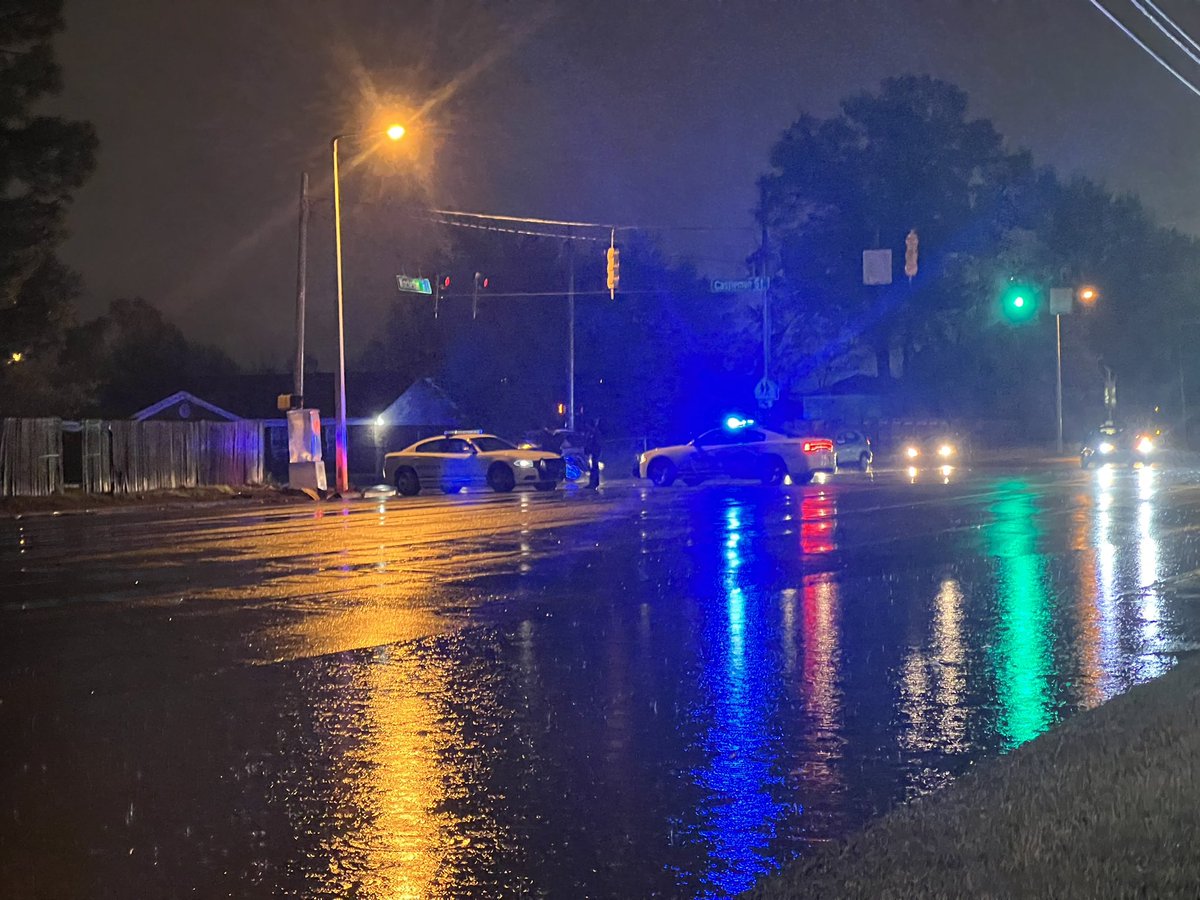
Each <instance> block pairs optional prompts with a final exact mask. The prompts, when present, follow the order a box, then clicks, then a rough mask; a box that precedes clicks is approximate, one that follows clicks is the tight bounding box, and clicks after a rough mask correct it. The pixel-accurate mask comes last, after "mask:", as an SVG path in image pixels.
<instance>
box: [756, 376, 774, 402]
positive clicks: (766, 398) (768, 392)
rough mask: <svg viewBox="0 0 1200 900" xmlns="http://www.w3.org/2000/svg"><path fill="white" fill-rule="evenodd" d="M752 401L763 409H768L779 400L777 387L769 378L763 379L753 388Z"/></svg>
mask: <svg viewBox="0 0 1200 900" xmlns="http://www.w3.org/2000/svg"><path fill="white" fill-rule="evenodd" d="M754 399H755V400H757V401H758V405H759V406H761V407H762V408H763V409H770V408H771V407H772V406H774V405H775V402H776V401H777V400H778V399H779V385H778V384H776V383H775V382H774V381H772V380H771V379H770V378H764V379H763V380H762V381H760V382H759V383H758V384H756V385H755V386H754Z"/></svg>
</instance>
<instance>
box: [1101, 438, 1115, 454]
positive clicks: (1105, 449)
mask: <svg viewBox="0 0 1200 900" xmlns="http://www.w3.org/2000/svg"><path fill="white" fill-rule="evenodd" d="M1096 449H1097V450H1099V451H1100V452H1101V453H1103V454H1105V455H1107V454H1109V453H1112V452H1113V450H1115V449H1116V448H1115V447H1113V445H1112V444H1110V443H1109V442H1108V441H1101V442H1100V446H1099V447H1097V448H1096Z"/></svg>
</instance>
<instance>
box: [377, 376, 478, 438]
mask: <svg viewBox="0 0 1200 900" xmlns="http://www.w3.org/2000/svg"><path fill="white" fill-rule="evenodd" d="M379 417H380V418H381V419H382V420H383V421H384V423H386V424H388V425H426V426H428V425H433V426H450V427H453V426H458V425H462V424H463V421H464V419H463V413H462V410H461V409H459V406H458V404H457V403H455V402H454V400H453V399H451V397H450V395H449V394H447V393H446V392H445V391H444V390H443V389H442V388H441V387H439V386H438V385H437V384H436V383H435V382H434V381H433V379H432V378H418V379H417V380H416V381H414V382H413V383H412V384H411V385H409V386H408V389H407V390H406V391H405V392H404V393H403V394H401V395H400V396H399V397H397V398H396V399H395V400H394V401H393V402H392V404H391V405H390V406H388V407H387V409H385V410H384V411H383V412H382V413H380V414H379Z"/></svg>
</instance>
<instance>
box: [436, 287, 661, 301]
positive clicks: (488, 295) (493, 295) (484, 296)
mask: <svg viewBox="0 0 1200 900" xmlns="http://www.w3.org/2000/svg"><path fill="white" fill-rule="evenodd" d="M670 293H674V291H672V289H671V288H646V289H644V290H635V291H626V290H619V291H617V294H618V296H630V295H633V294H670ZM413 296H428V295H427V294H424V295H416V294H414V295H413ZM565 296H567V292H566V291H508V292H499V291H482V292H481V293H480V294H479V297H478V299H479V300H500V299H510V298H526V297H559V298H562V297H565ZM575 296H576V297H607V296H608V291H576V292H575ZM472 299H475V295H474V294H466V293H463V294H440V295H439V300H472Z"/></svg>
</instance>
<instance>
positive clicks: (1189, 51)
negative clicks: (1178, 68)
mask: <svg viewBox="0 0 1200 900" xmlns="http://www.w3.org/2000/svg"><path fill="white" fill-rule="evenodd" d="M1131 2H1132V3H1133V5H1134V6H1135V7H1136V8H1137V11H1138V12H1140V13H1141V14H1142V15H1143V16H1145V17H1146V18H1147V19H1149V20H1150V21H1151V22H1152V23H1153V25H1154V27H1155V28H1157V29H1158V30H1159V31H1161V32H1162V33H1163V34H1165V35H1166V36H1167V37H1168V38H1170V40H1171V43H1173V44H1174V45H1175V46H1176V47H1178V48H1179V49H1180V50H1182V51H1183V52H1184V53H1186V54H1187V56H1188V58H1189V59H1190V60H1191V61H1192V62H1194V63H1197V64H1200V56H1197V55H1196V51H1195V50H1193V49H1191V48H1190V47H1188V46H1186V45H1184V43H1183V41H1181V40H1179V38H1177V37H1176V36H1175V35H1174V34H1172V33H1171V29H1170V28H1168V27H1167V26H1166V25H1164V24H1163V23H1162V22H1160V21H1159V20H1158V19H1156V18H1154V16H1152V15H1151V14H1150V11H1149V10H1147V9H1146V7H1145V6H1142V4H1141V3H1139V2H1138V0H1131ZM1147 5H1149V6H1150V7H1152V8H1153V9H1154V11H1155V12H1156V13H1158V14H1159V15H1160V16H1162V17H1163V18H1164V19H1165V20H1166V21H1167V22H1168V23H1169V24H1170V25H1171V27H1172V28H1174V29H1175V30H1176V31H1178V32H1179V33H1180V34H1182V35H1183V36H1184V38H1186V39H1187V41H1188V43H1190V44H1192V45H1193V46H1194V45H1195V43H1196V42H1195V41H1193V40H1192V39H1191V37H1190V36H1189V35H1188V33H1187V32H1186V31H1184V30H1183V29H1182V28H1180V27H1179V26H1178V25H1177V24H1176V23H1175V22H1174V21H1172V19H1171V17H1170V16H1168V15H1167V14H1166V13H1164V12H1163V11H1162V10H1161V9H1159V8H1158V7H1157V6H1155V5H1154V4H1153V3H1150V2H1149V0H1147Z"/></svg>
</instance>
